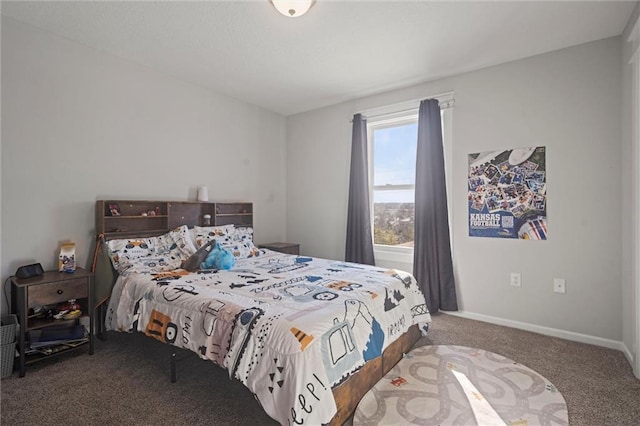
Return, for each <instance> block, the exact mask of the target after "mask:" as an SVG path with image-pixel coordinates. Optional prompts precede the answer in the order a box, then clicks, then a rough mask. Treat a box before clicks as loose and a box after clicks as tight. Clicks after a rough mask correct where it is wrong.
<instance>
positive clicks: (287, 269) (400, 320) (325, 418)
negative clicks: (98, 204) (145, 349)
mask: <svg viewBox="0 0 640 426" xmlns="http://www.w3.org/2000/svg"><path fill="white" fill-rule="evenodd" d="M430 320H431V318H430V316H429V312H428V310H427V306H426V304H425V299H424V296H423V295H422V293H421V291H420V290H419V288H418V286H417V284H416V281H415V279H414V278H413V276H411V275H410V274H408V273H406V272H402V271H397V270H392V269H385V268H379V267H374V266H368V265H360V264H356V263H347V262H340V261H334V260H327V259H319V258H311V257H306V256H293V255H288V254H282V253H278V252H274V251H270V250H265V249H261V250H260V252H259V255H258V256H255V257H250V258H243V259H238V260H237V263H236V265H235V266H234V267H233V268H232V269H231V270H229V271H223V270H221V271H217V270H203V271H197V272H195V273H188V272H187V271H184V270H182V269H178V270H175V271H171V272H163V273H159V274H141V273H130V274H124V275H121V276H119V277H118V279H117V281H116V283H115V286H114V288H113V292H112V295H111V299H110V302H109V308H108V312H107V317H106V325H107V328H108V329H110V330H117V331H122V332H142V333H145V334H146V335H147V336H149V337H152V338H154V339H157V340H159V341H161V342H163V343H168V344H171V345H175V346H177V347H180V348H184V349H188V350H191V351H193V352H195V353H196V354H198V356H200V357H201V358H203V359H207V360H211V361H213V362H214V363H216V364H218V365H220V366H221V367H223V368H225V369H226V370H227V371H228V373H229V376H230V377H231V378H234V379H237V380H239V381H241V382H242V383H243V384H244V385H245V386H246V387H247V388H248V389H249V390H250V391H251V392H252V393H253V394H254V395H255V397H256V398H257V400H258V401H259V402H260V404H261V405H262V407H263V409H264V410H265V411H266V413H267V414H268V415H270V416H271V417H272V418H274V419H275V420H277V421H278V422H280V423H281V424H291V423H297V424H320V423H328V422H329V421H330V420H331V418H332V417H333V416H334V414H335V413H336V404H335V401H334V398H333V394H332V391H331V389H332V388H333V387H335V386H337V385H338V384H340V383H341V382H343V381H344V380H345V379H346V378H347V377H348V376H349V375H350V374H351V373H353V372H354V371H357V370H358V369H359V368H361V367H362V366H363V365H364V363H365V362H366V361H368V360H371V359H374V358H376V357H378V356H380V355H381V353H382V351H384V349H385V348H386V347H387V346H389V345H390V344H391V343H392V342H393V341H395V340H396V339H397V338H398V337H399V336H400V335H402V334H403V333H404V332H405V331H406V330H407V329H408V328H409V327H410V326H412V325H413V324H418V325H419V326H420V327H421V328H422V329H423V330H425V331H426V327H427V325H428V323H429V322H430Z"/></svg>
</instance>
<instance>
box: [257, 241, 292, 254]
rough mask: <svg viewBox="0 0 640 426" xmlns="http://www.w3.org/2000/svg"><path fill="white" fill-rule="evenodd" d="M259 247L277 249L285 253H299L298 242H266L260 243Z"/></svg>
mask: <svg viewBox="0 0 640 426" xmlns="http://www.w3.org/2000/svg"><path fill="white" fill-rule="evenodd" d="M260 248H266V249H269V250H273V251H279V252H280V253H286V254H295V255H299V254H300V244H292V243H268V244H261V245H260Z"/></svg>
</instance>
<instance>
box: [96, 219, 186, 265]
mask: <svg viewBox="0 0 640 426" xmlns="http://www.w3.org/2000/svg"><path fill="white" fill-rule="evenodd" d="M107 247H108V248H109V257H110V258H111V263H112V264H113V267H114V268H115V270H116V271H118V273H119V274H124V273H125V272H126V273H130V272H137V273H157V272H166V271H173V270H175V269H178V268H180V266H181V264H182V262H183V261H184V260H186V259H187V258H188V257H189V256H191V255H192V254H193V253H195V251H196V249H195V247H194V245H193V243H192V242H191V239H190V238H189V230H188V228H187V227H186V226H181V227H178V228H175V229H173V230H171V231H169V232H167V233H166V234H164V235H160V236H158V237H150V238H138V239H122V240H111V241H107Z"/></svg>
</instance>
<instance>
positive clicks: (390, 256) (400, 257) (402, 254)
mask: <svg viewBox="0 0 640 426" xmlns="http://www.w3.org/2000/svg"><path fill="white" fill-rule="evenodd" d="M373 252H374V255H375V257H376V259H377V260H382V261H386V262H402V263H413V247H391V246H382V245H374V246H373Z"/></svg>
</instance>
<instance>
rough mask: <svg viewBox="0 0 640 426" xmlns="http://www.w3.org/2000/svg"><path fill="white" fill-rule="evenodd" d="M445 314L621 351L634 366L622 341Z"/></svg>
mask: <svg viewBox="0 0 640 426" xmlns="http://www.w3.org/2000/svg"><path fill="white" fill-rule="evenodd" d="M440 312H441V313H443V314H447V315H453V316H457V317H461V318H467V319H472V320H476V321H482V322H488V323H490V324H497V325H504V326H506V327H511V328H517V329H520V330H526V331H531V332H534V333H539V334H544V335H545V336H552V337H559V338H561V339H566V340H571V341H574V342H580V343H588V344H590V345H596V346H602V347H605V348H609V349H616V350H619V351H621V352H622V353H623V354H624V356H625V357H626V358H627V360H629V363H630V364H631V365H633V355H632V353H631V351H629V349H628V348H627V346H626V345H625V344H624V343H623V342H620V341H617V340H611V339H604V338H602V337H597V336H591V335H589V334H582V333H575V332H573V331H567V330H560V329H557V328H551V327H544V326H541V325H535V324H529V323H526V322H520V321H513V320H509V319H504V318H498V317H492V316H489V315H482V314H476V313H473V312H466V311H446V312H445V311H440Z"/></svg>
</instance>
